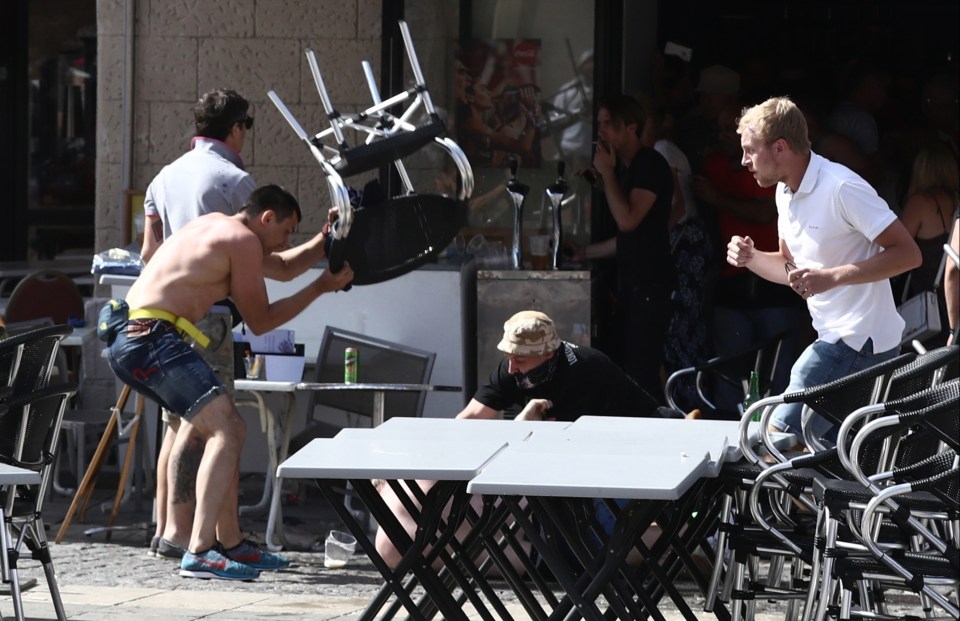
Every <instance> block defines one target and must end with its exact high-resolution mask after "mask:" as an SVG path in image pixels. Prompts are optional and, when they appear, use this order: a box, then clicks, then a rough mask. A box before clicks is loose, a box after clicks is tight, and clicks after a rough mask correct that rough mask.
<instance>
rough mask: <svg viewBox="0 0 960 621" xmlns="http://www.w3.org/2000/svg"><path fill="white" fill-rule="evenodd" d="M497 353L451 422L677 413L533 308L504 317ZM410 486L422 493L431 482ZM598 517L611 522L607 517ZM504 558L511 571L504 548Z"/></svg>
mask: <svg viewBox="0 0 960 621" xmlns="http://www.w3.org/2000/svg"><path fill="white" fill-rule="evenodd" d="M497 349H499V350H500V351H502V352H503V353H504V359H503V360H502V361H501V362H500V365H499V366H498V367H497V370H496V371H494V372H493V373H492V374H491V375H490V383H489V384H487V385H486V386H484V387H482V388H480V389H479V390H478V391H477V393H476V395H474V397H473V399H471V400H470V403H468V404H467V407H465V408H464V409H463V411H461V412H460V414H458V415H457V418H464V419H466V418H495V417H497V416H498V415H499V414H500V412H507V413H508V415H510V413H516V412H518V411H519V413H518V414H516V420H560V421H574V420H576V419H577V418H578V417H580V416H581V415H585V414H590V415H597V416H651V417H652V416H662V417H667V418H670V417H678V416H679V414H678V413H676V412H673V411H672V410H670V409H668V408H664V407H661V406H660V405H659V404H658V403H657V402H656V400H655V399H654V398H653V397H651V396H650V395H649V394H647V393H646V391H644V390H643V389H642V388H640V386H639V385H637V383H636V382H634V381H633V380H632V379H631V378H630V376H628V375H627V374H626V373H624V372H623V371H622V370H620V368H619V367H618V366H617V365H616V364H614V363H613V361H611V360H610V359H609V358H608V357H607V356H606V355H605V354H604V353H602V352H600V351H598V350H596V349H593V348H590V347H578V346H575V345H572V344H570V343H567V342H564V341H562V340H560V337H559V336H557V330H556V328H555V327H554V325H553V320H552V319H550V317H548V316H547V315H545V314H544V313H541V312H539V311H532V310H528V311H520V312H519V313H517V314H516V315H514V316H513V317H511V318H510V319H508V320H507V322H506V323H504V324H503V339H502V340H501V341H500V343H499V344H498V345H497ZM465 427H469V425H467V424H465ZM464 433H469V429H467V430H465V432H464ZM418 483H419V484H420V487H421V488H422V489H423V490H424V492H426V491H427V490H429V489H430V488H431V487H432V486H433V483H434V482H433V481H418ZM403 485H405V483H403ZM379 490H380V494H381V495H382V496H383V499H384V502H386V503H387V506H389V507H390V509H391V510H392V511H393V513H394V515H396V516H397V519H398V520H399V521H400V523H401V524H403V526H404V528H405V529H406V530H407V532H408V533H410V534H411V536H413V535H414V533H415V532H416V530H417V527H418V525H417V522H416V520H414V519H413V518H412V517H411V516H410V514H409V512H408V511H407V509H406V508H405V507H404V505H403V502H402V501H401V500H400V499H399V498H398V497H397V495H396V493H395V492H394V491H393V489H392V488H391V487H390V486H389V485H381V486H380V487H379ZM477 508H478V509H479V507H477ZM607 516H609V512H607ZM600 519H601V520H602V521H603V520H605V521H606V522H609V523H610V524H612V518H610V517H606V518H600ZM464 532H465V531H464ZM464 532H461V533H459V534H460V535H462V534H464ZM376 546H377V552H378V553H379V554H380V556H382V557H383V560H384V561H385V562H386V563H387V564H388V565H389V566H390V567H396V566H397V564H398V563H399V562H400V560H401V558H402V556H401V555H400V553H399V551H398V550H397V549H396V547H395V546H394V545H393V543H392V542H391V541H390V539H389V538H388V537H387V536H386V534H385V533H384V532H383V531H382V530H378V531H377V538H376ZM507 554H508V555H509V556H510V557H511V562H513V564H514V566H515V567H516V568H517V569H518V571H519V570H520V565H519V561H517V559H516V558H515V557H514V555H513V553H512V551H508V552H507Z"/></svg>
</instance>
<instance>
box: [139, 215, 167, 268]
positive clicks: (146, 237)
mask: <svg viewBox="0 0 960 621" xmlns="http://www.w3.org/2000/svg"><path fill="white" fill-rule="evenodd" d="M162 243H163V220H161V219H160V216H159V215H156V214H147V215H146V216H144V223H143V248H141V249H140V257H141V258H143V262H144V263H147V262H149V261H150V259H151V258H152V257H153V255H154V254H155V253H156V252H157V248H159V247H160V244H162Z"/></svg>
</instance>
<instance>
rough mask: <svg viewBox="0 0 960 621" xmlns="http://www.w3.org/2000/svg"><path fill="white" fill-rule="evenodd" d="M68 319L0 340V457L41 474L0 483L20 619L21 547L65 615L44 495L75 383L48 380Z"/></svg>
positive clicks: (6, 560)
mask: <svg viewBox="0 0 960 621" xmlns="http://www.w3.org/2000/svg"><path fill="white" fill-rule="evenodd" d="M72 330H73V328H71V327H70V326H67V325H59V326H46V327H42V328H38V329H35V330H29V331H26V332H23V333H20V334H17V335H15V336H11V337H9V338H6V339H3V340H0V461H2V462H3V463H6V464H10V465H13V466H17V467H19V468H26V469H28V470H33V471H35V472H38V473H39V474H40V481H41V482H40V484H39V485H10V486H4V487H2V488H0V518H2V524H0V535H2V542H0V545H2V548H3V549H2V550H0V553H2V554H3V563H2V566H3V581H4V583H9V584H10V592H11V595H12V596H13V606H14V614H15V616H16V619H17V620H18V621H22V620H23V619H24V611H23V601H22V599H21V593H20V576H19V571H18V561H19V559H20V555H21V553H22V551H23V549H24V546H25V547H26V549H28V550H29V551H30V553H31V558H32V559H33V560H37V561H39V562H40V563H41V564H42V566H43V571H44V574H45V576H46V580H47V586H48V587H49V589H50V596H51V598H52V600H53V605H54V608H55V610H56V613H57V619H60V620H65V619H66V618H67V615H66V613H65V612H64V609H63V602H62V601H61V598H60V590H59V587H58V586H57V578H56V573H55V571H54V567H53V560H52V559H51V556H50V550H49V547H48V545H47V539H46V534H45V526H44V523H43V501H44V498H45V497H46V495H47V494H46V491H47V488H48V487H49V486H50V484H51V482H52V477H53V465H54V462H55V457H56V447H57V441H58V439H59V434H60V424H61V422H62V420H63V413H64V411H65V409H66V407H67V402H68V400H69V399H70V398H71V397H72V396H73V395H74V394H76V386H75V385H74V384H59V385H56V386H49V382H50V377H51V372H52V370H53V367H54V366H55V365H56V356H57V351H58V349H59V346H60V341H61V340H62V339H63V338H64V337H65V336H67V335H69V334H70V333H71V332H72Z"/></svg>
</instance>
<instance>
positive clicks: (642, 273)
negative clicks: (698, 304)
mask: <svg viewBox="0 0 960 621" xmlns="http://www.w3.org/2000/svg"><path fill="white" fill-rule="evenodd" d="M618 179H619V181H620V189H622V190H623V195H624V198H626V199H627V200H628V201H629V200H630V191H631V190H632V189H633V188H640V189H643V190H647V191H649V192H653V193H654V194H656V195H657V198H656V200H655V201H654V202H653V207H651V209H650V212H649V213H648V214H647V215H646V217H645V218H644V219H643V221H642V222H640V224H639V225H638V226H637V228H635V229H634V230H632V231H628V232H623V231H620V232H619V233H617V272H618V274H619V277H620V285H621V290H624V288H626V287H636V286H648V285H661V286H662V287H663V288H669V287H672V286H673V282H674V270H673V261H672V260H671V258H670V232H669V229H668V228H667V222H668V220H669V219H670V204H671V202H672V201H673V173H672V172H671V171H670V165H669V164H667V160H665V159H663V156H662V155H660V154H659V153H657V152H656V151H654V150H653V149H650V148H648V147H642V148H641V149H640V150H639V151H637V153H636V155H634V156H633V160H631V161H630V165H629V166H628V167H626V168H625V169H622V170H620V171H619V172H618Z"/></svg>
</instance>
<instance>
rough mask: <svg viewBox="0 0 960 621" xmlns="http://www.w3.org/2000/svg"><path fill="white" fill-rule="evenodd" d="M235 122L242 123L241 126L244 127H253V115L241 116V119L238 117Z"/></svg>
mask: <svg viewBox="0 0 960 621" xmlns="http://www.w3.org/2000/svg"><path fill="white" fill-rule="evenodd" d="M236 122H237V123H239V124H240V125H243V126H244V127H246V128H247V129H250V128H251V127H253V117H252V116H246V117H243V118H242V119H240V120H239V121H236Z"/></svg>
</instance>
